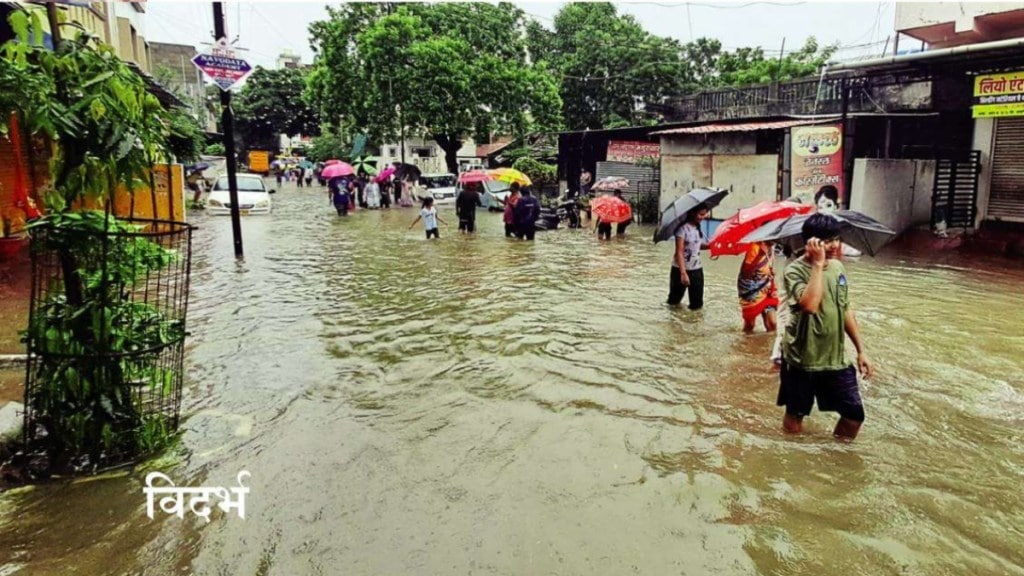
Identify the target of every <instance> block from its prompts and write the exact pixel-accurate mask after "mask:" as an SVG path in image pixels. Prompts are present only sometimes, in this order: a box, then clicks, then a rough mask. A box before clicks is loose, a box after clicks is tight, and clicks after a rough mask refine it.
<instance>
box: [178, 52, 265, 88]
mask: <svg viewBox="0 0 1024 576" xmlns="http://www.w3.org/2000/svg"><path fill="white" fill-rule="evenodd" d="M192 63H193V64H195V65H196V68H199V69H200V70H202V71H203V74H206V76H207V77H208V78H210V80H213V82H214V83H215V84H216V85H217V86H220V89H221V90H224V91H225V92H226V91H228V90H230V89H231V87H232V86H234V85H235V84H237V83H238V82H240V81H241V80H242V79H243V78H245V77H246V76H248V75H249V73H250V72H252V67H251V66H249V63H248V62H246V61H245V60H242V59H241V58H233V57H230V56H218V55H215V54H198V55H197V56H196V57H195V58H193V59H192Z"/></svg>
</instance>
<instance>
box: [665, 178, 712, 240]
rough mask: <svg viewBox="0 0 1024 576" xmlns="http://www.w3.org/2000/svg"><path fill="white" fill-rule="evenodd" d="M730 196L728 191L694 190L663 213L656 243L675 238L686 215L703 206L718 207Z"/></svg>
mask: <svg viewBox="0 0 1024 576" xmlns="http://www.w3.org/2000/svg"><path fill="white" fill-rule="evenodd" d="M728 195H729V191H728V190H716V189H715V188H694V189H693V190H690V191H689V192H687V193H686V194H683V195H682V196H680V197H679V198H676V200H675V202H673V203H671V204H669V205H668V208H665V209H664V210H662V211H661V217H660V219H659V223H658V229H657V230H655V231H654V243H655V244H657V243H658V242H661V241H663V240H668V239H670V238H672V237H673V236H675V234H676V229H678V228H679V227H680V226H681V225H682V224H683V222H684V221H686V215H687V214H688V213H689V212H690V210H693V209H694V208H696V207H697V206H700V205H701V204H703V205H705V206H707V207H708V208H714V207H715V206H718V205H719V204H720V203H721V202H722V199H723V198H725V197H726V196H728Z"/></svg>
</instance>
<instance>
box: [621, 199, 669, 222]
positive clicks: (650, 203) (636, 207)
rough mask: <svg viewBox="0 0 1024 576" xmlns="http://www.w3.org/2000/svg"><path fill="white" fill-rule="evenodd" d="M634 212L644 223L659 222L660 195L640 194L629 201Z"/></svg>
mask: <svg viewBox="0 0 1024 576" xmlns="http://www.w3.org/2000/svg"><path fill="white" fill-rule="evenodd" d="M629 204H630V206H632V207H633V212H634V213H635V214H636V215H637V216H639V221H640V222H642V223H649V222H657V221H658V216H659V215H660V214H661V211H660V210H659V207H658V195H657V194H653V193H640V194H638V195H636V196H634V197H632V198H630V201H629Z"/></svg>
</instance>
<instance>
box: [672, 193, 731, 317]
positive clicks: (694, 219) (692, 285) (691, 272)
mask: <svg viewBox="0 0 1024 576" xmlns="http://www.w3.org/2000/svg"><path fill="white" fill-rule="evenodd" d="M728 195H729V191H728V190H719V189H716V188H694V189H693V190H690V191H689V192H687V193H686V194H683V195H682V196H680V197H679V198H676V199H675V201H673V202H672V203H671V204H669V205H668V206H667V207H666V208H665V209H664V210H662V211H661V217H660V220H659V223H658V229H657V230H655V231H654V243H655V244H657V243H658V242H663V241H665V240H669V239H672V240H674V241H675V247H676V249H675V252H674V253H673V255H672V271H671V273H670V276H669V293H668V304H669V305H671V306H676V305H678V304H679V303H680V302H682V301H683V296H684V295H685V294H686V292H689V293H690V306H689V307H690V310H699V309H700V308H703V307H704V268H703V265H702V264H701V261H700V251H701V250H703V249H705V248H707V247H708V242H706V241H705V240H704V235H703V234H702V233H701V231H700V223H701V222H702V221H704V220H705V219H707V217H708V216H709V215H710V214H711V209H712V208H714V207H715V206H718V205H719V204H720V203H721V202H722V199H724V198H725V197H726V196H728Z"/></svg>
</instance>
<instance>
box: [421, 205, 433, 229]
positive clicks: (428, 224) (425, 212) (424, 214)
mask: <svg viewBox="0 0 1024 576" xmlns="http://www.w3.org/2000/svg"><path fill="white" fill-rule="evenodd" d="M420 218H423V227H424V228H425V229H427V230H433V229H435V228H437V208H434V207H433V206H431V207H430V208H423V209H422V210H420Z"/></svg>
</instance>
